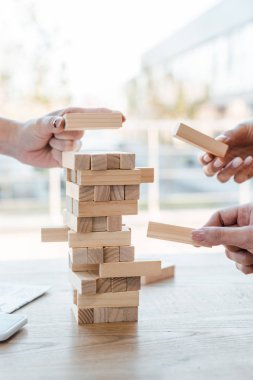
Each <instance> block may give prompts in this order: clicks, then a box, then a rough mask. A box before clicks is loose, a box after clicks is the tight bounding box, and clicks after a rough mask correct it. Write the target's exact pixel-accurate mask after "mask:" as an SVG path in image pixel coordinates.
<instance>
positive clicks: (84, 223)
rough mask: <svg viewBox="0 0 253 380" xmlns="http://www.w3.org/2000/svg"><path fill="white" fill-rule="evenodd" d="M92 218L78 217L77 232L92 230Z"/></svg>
mask: <svg viewBox="0 0 253 380" xmlns="http://www.w3.org/2000/svg"><path fill="white" fill-rule="evenodd" d="M92 228H93V226H92V218H85V217H83V218H77V232H83V233H85V232H92Z"/></svg>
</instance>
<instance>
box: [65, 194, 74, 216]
mask: <svg viewBox="0 0 253 380" xmlns="http://www.w3.org/2000/svg"><path fill="white" fill-rule="evenodd" d="M66 209H67V210H68V211H69V212H73V199H72V198H70V197H68V196H66Z"/></svg>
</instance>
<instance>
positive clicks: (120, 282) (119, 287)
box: [112, 277, 127, 306]
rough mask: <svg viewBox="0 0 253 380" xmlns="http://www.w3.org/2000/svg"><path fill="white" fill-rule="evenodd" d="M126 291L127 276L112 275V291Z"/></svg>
mask: <svg viewBox="0 0 253 380" xmlns="http://www.w3.org/2000/svg"><path fill="white" fill-rule="evenodd" d="M126 291H127V278H126V277H113V278H112V292H113V293H117V292H126ZM125 306H126V305H125Z"/></svg>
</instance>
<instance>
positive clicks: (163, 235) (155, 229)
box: [147, 222, 194, 245]
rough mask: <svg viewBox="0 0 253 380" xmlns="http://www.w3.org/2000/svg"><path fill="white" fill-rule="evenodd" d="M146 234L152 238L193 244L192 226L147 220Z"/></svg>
mask: <svg viewBox="0 0 253 380" xmlns="http://www.w3.org/2000/svg"><path fill="white" fill-rule="evenodd" d="M147 236H148V237H150V238H154V239H161V240H168V241H175V242H177V243H184V244H191V245H194V242H193V240H192V228H188V227H180V226H174V225H171V224H164V223H156V222H149V224H148V232H147Z"/></svg>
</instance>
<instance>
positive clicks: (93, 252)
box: [87, 247, 104, 264]
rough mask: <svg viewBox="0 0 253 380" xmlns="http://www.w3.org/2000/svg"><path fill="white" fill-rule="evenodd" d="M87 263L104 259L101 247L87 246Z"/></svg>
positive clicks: (98, 262)
mask: <svg viewBox="0 0 253 380" xmlns="http://www.w3.org/2000/svg"><path fill="white" fill-rule="evenodd" d="M87 260H88V261H87V264H101V263H103V261H104V257H103V247H93V248H88V257H87Z"/></svg>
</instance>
